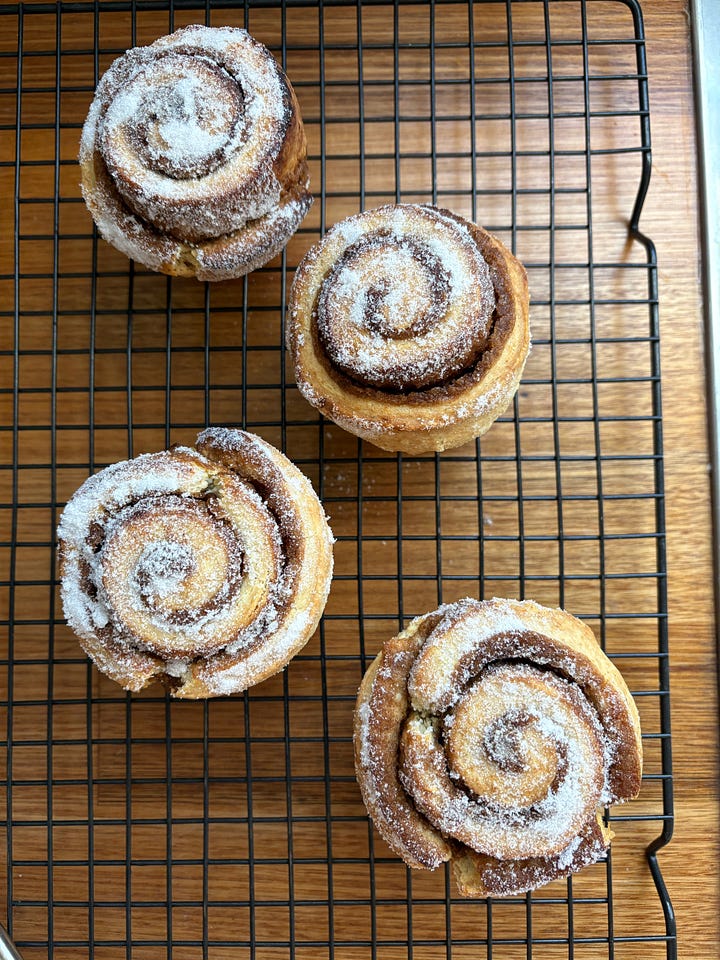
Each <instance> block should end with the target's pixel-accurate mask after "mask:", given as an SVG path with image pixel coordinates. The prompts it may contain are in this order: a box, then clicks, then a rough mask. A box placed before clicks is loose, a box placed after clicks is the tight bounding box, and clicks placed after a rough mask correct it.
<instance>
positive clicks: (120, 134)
mask: <svg viewBox="0 0 720 960" xmlns="http://www.w3.org/2000/svg"><path fill="white" fill-rule="evenodd" d="M305 158H306V141H305V135H304V132H303V128H302V122H301V120H300V115H299V108H298V105H297V100H296V99H295V95H294V93H293V91H292V88H291V87H290V85H289V83H288V81H287V78H286V77H285V75H284V74H283V72H282V70H281V69H280V68H279V66H278V65H277V63H276V62H275V60H274V58H273V57H272V55H271V54H270V52H269V51H268V50H267V49H266V48H265V47H264V46H263V45H262V44H260V43H258V42H257V41H256V40H254V39H253V38H252V37H251V36H250V35H249V34H248V33H247V32H246V31H245V30H240V29H235V28H231V27H223V28H210V27H201V26H190V27H185V28H184V29H182V30H178V31H176V32H175V33H173V34H171V35H170V36H168V37H162V38H161V39H160V40H157V41H156V42H155V43H153V44H151V45H150V46H149V47H137V48H134V49H132V50H129V51H128V52H127V53H126V54H125V55H124V56H122V57H120V58H119V59H118V60H116V61H115V62H114V63H113V64H112V65H111V67H110V69H109V70H108V71H107V72H106V73H105V75H104V76H103V78H102V80H101V81H100V84H99V85H98V88H97V91H96V94H95V99H94V101H93V104H92V106H91V108H90V112H89V114H88V118H87V120H86V122H85V126H84V128H83V135H82V140H81V148H80V163H81V167H82V171H83V195H84V197H85V200H86V202H87V204H88V207H89V208H90V211H91V213H92V215H93V217H94V218H95V221H96V222H97V224H98V227H99V229H100V232H101V233H102V234H103V236H105V238H106V239H107V240H108V241H109V242H110V243H113V244H114V245H115V246H117V247H118V248H119V249H120V250H122V251H123V252H124V253H126V254H127V255H128V256H130V257H132V258H133V259H135V260H139V261H140V262H142V263H144V264H146V265H147V266H149V267H151V268H152V269H155V270H161V271H163V272H166V273H176V274H182V275H195V276H197V277H198V278H200V279H208V280H213V279H221V278H223V277H228V276H241V275H242V274H244V273H247V272H249V270H251V269H254V268H255V267H256V266H260V265H262V263H266V262H267V261H268V260H269V259H271V258H272V256H274V254H275V253H276V252H277V251H278V250H279V249H280V248H281V247H282V246H284V245H285V243H286V242H287V240H288V239H289V237H290V236H291V235H292V233H293V232H294V231H295V230H296V229H297V226H298V225H299V223H300V221H301V220H302V218H303V217H304V215H305V214H306V213H307V210H308V209H309V206H310V203H311V202H312V198H311V197H310V194H309V193H308V190H307V187H308V172H307V164H306V159H305Z"/></svg>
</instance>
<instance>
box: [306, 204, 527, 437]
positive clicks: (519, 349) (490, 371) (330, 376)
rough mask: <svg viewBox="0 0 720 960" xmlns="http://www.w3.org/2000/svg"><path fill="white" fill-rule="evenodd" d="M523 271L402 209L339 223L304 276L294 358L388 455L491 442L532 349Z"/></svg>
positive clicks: (470, 233)
mask: <svg viewBox="0 0 720 960" xmlns="http://www.w3.org/2000/svg"><path fill="white" fill-rule="evenodd" d="M527 306H528V295H527V282H526V278H525V272H524V270H523V268H522V266H521V265H520V264H519V263H518V261H517V260H516V259H515V258H514V257H513V256H512V254H511V253H510V252H509V251H508V250H507V249H506V248H505V247H503V246H502V244H501V243H500V242H499V241H498V240H496V239H495V238H494V237H492V236H491V235H490V234H488V233H487V231H484V230H482V229H481V228H479V227H476V226H475V225H474V224H471V223H468V222H467V221H465V220H463V219H462V218H460V217H457V216H455V215H454V214H452V213H450V212H449V211H447V210H439V209H437V208H435V207H430V206H419V205H414V204H399V205H397V206H386V207H379V208H378V209H376V210H369V211H366V212H365V213H362V214H359V215H358V216H355V217H350V218H349V219H347V220H344V221H342V222H341V223H339V224H337V225H336V226H335V227H333V229H332V230H330V231H329V232H328V233H327V234H326V235H325V237H323V239H322V240H321V241H320V243H319V244H317V245H316V246H315V247H313V248H312V249H311V250H310V251H309V253H308V254H307V256H306V257H305V259H304V260H303V262H302V263H301V264H300V266H299V268H298V271H297V274H296V276H295V280H294V282H293V287H292V291H291V297H290V319H289V323H288V346H289V348H290V350H291V351H292V354H293V359H294V362H295V375H296V379H297V381H298V386H299V388H300V390H301V392H302V393H303V394H304V396H305V398H306V399H307V400H308V401H309V402H310V403H312V404H313V405H315V406H316V407H318V408H319V409H320V410H321V411H322V412H323V413H324V414H325V415H326V416H328V417H330V419H332V420H334V421H335V422H336V423H339V424H340V425H341V426H342V427H344V428H345V429H347V430H350V431H351V432H352V433H356V434H357V435H358V436H362V437H365V438H366V439H369V440H372V442H373V443H375V444H377V445H378V446H381V447H384V448H386V449H389V450H405V451H407V452H412V453H421V452H426V451H428V450H442V449H445V448H446V447H449V446H457V445H458V444H460V443H464V442H466V441H467V440H468V439H470V438H471V437H475V436H479V435H480V434H481V433H483V432H484V431H485V430H486V429H487V428H488V427H489V426H490V424H491V423H492V422H493V421H494V420H495V419H496V417H497V416H498V415H499V414H500V413H501V412H502V410H503V409H504V408H505V407H506V406H507V404H508V403H509V401H510V399H511V398H512V396H513V394H514V392H515V390H516V389H517V385H518V382H519V379H520V375H521V373H522V369H523V366H524V363H525V359H526V356H527V352H528V349H529V331H528V320H527Z"/></svg>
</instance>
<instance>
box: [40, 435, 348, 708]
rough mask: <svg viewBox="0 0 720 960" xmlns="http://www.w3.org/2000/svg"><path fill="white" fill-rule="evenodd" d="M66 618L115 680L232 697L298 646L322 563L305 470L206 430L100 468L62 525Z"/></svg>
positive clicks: (320, 598) (264, 447)
mask: <svg viewBox="0 0 720 960" xmlns="http://www.w3.org/2000/svg"><path fill="white" fill-rule="evenodd" d="M58 534H59V538H60V556H61V576H62V597H63V605H64V609H65V615H66V617H67V620H68V623H69V624H70V626H71V627H72V628H73V629H74V630H75V632H76V633H77V634H78V635H79V637H80V638H81V641H82V643H83V645H84V646H85V649H86V650H87V652H88V653H89V654H90V656H92V657H93V659H94V660H95V661H96V663H97V665H98V666H99V668H100V669H101V670H103V672H105V673H107V674H108V675H109V676H111V677H112V678H113V679H114V680H117V681H118V682H119V683H121V684H122V685H123V686H125V687H126V688H127V689H131V690H139V689H141V688H142V687H144V686H145V685H146V684H147V683H149V682H150V680H152V679H155V678H159V679H162V680H164V681H165V682H166V684H167V685H168V686H169V687H170V689H171V691H172V693H173V694H174V695H175V696H180V697H199V696H211V695H217V694H221V693H233V692H237V691H239V690H243V689H245V688H246V687H247V686H250V685H251V684H252V683H257V682H259V680H261V679H264V678H265V677H266V676H270V675H271V674H272V673H275V672H277V671H278V670H280V669H282V667H284V666H285V664H286V663H287V662H288V661H289V660H290V659H291V657H292V656H294V655H295V653H297V651H298V650H299V649H300V648H301V647H302V646H303V645H304V644H305V643H306V642H307V640H308V639H309V637H310V636H311V634H312V632H313V631H314V629H315V627H316V625H317V621H318V619H319V617H320V615H321V613H322V609H323V607H324V604H325V599H326V597H327V592H328V589H329V583H330V577H331V573H332V550H331V543H332V538H331V535H330V531H329V528H328V526H327V523H326V521H325V518H324V514H323V512H322V508H321V507H320V504H319V502H318V500H317V497H316V496H315V494H314V492H313V490H312V488H311V486H310V484H309V482H308V481H307V479H306V478H305V477H304V476H303V475H302V474H301V473H300V472H299V471H298V470H297V468H295V467H294V466H293V465H292V464H291V463H290V462H289V461H288V460H287V459H286V458H285V457H283V455H282V454H281V453H280V452H279V451H277V450H275V449H274V448H273V447H271V446H270V445H269V444H267V443H265V442H264V441H262V440H261V439H260V438H259V437H255V436H253V435H252V434H248V433H244V432H242V431H238V430H217V429H216V430H207V431H205V432H204V433H203V434H201V435H200V437H199V438H198V449H197V450H193V449H190V448H183V447H178V448H176V449H173V450H170V451H165V452H163V453H157V454H146V455H144V456H141V457H137V458H136V459H135V460H129V461H125V462H123V463H118V464H114V465H113V466H111V467H107V468H106V469H105V470H103V471H101V472H100V473H99V474H96V475H95V476H93V477H91V478H90V479H89V480H87V481H86V482H85V483H84V484H83V485H82V487H81V488H80V489H79V490H78V491H77V493H76V494H75V495H74V496H73V497H72V499H71V500H70V501H69V503H68V505H67V507H66V508H65V511H64V512H63V516H62V518H61V521H60V525H59V529H58Z"/></svg>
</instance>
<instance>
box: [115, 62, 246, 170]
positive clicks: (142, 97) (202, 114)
mask: <svg viewBox="0 0 720 960" xmlns="http://www.w3.org/2000/svg"><path fill="white" fill-rule="evenodd" d="M243 117H244V103H243V94H242V90H241V88H240V86H239V84H238V83H237V81H236V80H235V79H233V77H231V76H230V74H229V73H228V72H227V71H226V70H225V69H223V67H221V66H220V65H218V64H216V63H213V62H212V61H211V60H208V59H207V58H205V57H201V56H189V55H186V54H177V53H169V54H166V55H165V56H162V57H158V58H156V59H155V61H154V62H153V63H151V64H149V65H148V66H147V67H146V68H145V70H143V71H140V72H139V73H138V74H136V75H135V76H134V77H133V78H132V79H131V80H130V81H129V82H128V83H127V84H126V86H125V87H124V88H123V89H122V91H120V92H119V93H118V94H117V95H116V96H115V98H114V99H113V100H112V102H111V103H110V105H109V106H108V109H107V113H106V114H105V118H104V122H103V147H104V149H103V153H104V156H105V158H106V161H108V158H109V159H110V160H111V159H112V157H113V156H115V155H116V154H117V150H118V146H119V144H118V142H117V141H118V139H119V138H120V139H123V140H125V141H126V142H127V143H129V144H131V145H132V147H133V149H134V152H135V154H136V156H137V158H138V160H139V161H140V163H141V164H142V165H143V166H144V167H146V168H147V169H149V170H153V171H155V172H156V173H161V174H165V176H168V177H171V178H173V179H175V180H188V179H192V178H197V177H201V176H207V175H208V174H210V173H212V172H213V171H214V170H216V169H217V168H218V167H219V166H220V165H221V164H223V163H224V162H226V160H227V158H228V156H229V155H230V153H232V152H233V150H234V149H235V148H236V147H237V145H238V143H239V141H240V138H241V135H242V125H243ZM109 167H110V169H111V170H112V166H111V165H109Z"/></svg>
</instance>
